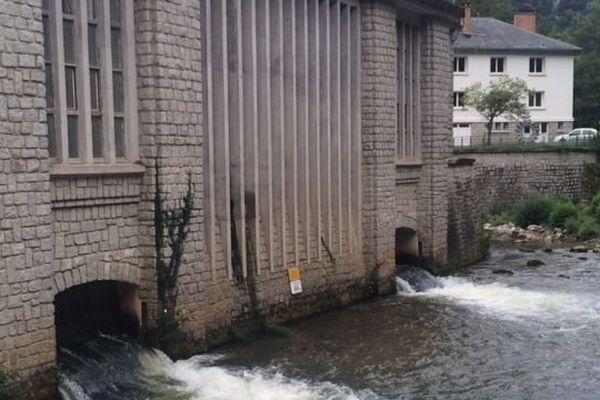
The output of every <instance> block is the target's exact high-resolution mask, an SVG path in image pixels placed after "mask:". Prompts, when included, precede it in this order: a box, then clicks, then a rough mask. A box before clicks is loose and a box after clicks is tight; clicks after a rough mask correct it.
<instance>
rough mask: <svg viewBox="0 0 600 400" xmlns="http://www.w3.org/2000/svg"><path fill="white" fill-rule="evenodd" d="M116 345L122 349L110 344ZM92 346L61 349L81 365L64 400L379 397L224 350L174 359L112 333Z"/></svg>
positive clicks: (66, 381) (68, 380) (65, 384)
mask: <svg viewBox="0 0 600 400" xmlns="http://www.w3.org/2000/svg"><path fill="white" fill-rule="evenodd" d="M114 344H116V345H117V347H116V348H114V347H107V346H114ZM91 349H93V350H94V351H90V350H91ZM109 349H110V351H109ZM86 350H88V351H89V352H87V353H86V356H85V357H84V356H80V355H79V354H77V353H75V352H73V351H70V350H68V349H61V353H62V354H63V355H64V357H65V358H67V359H68V362H74V363H75V364H76V365H77V370H78V372H77V373H72V372H71V373H70V372H69V371H72V368H70V369H68V370H65V374H62V376H61V382H60V387H59V391H60V393H61V396H62V398H63V400H92V399H93V400H96V399H105V398H107V397H105V396H104V394H105V393H110V396H108V395H107V396H108V397H109V398H110V399H111V400H113V399H114V400H117V399H118V400H130V399H132V398H147V399H164V400H169V399H186V400H188V399H189V400H259V399H260V400H375V399H377V396H376V395H374V394H373V392H371V391H364V392H358V393H356V392H354V391H353V390H351V389H350V388H348V387H346V386H341V385H336V384H334V383H330V382H312V381H305V380H301V379H292V378H288V377H286V376H285V375H284V373H282V371H280V370H279V369H277V368H276V367H267V368H259V367H255V368H246V367H230V366H222V365H217V363H218V362H219V361H220V360H221V359H222V358H224V357H225V356H224V355H222V354H214V353H213V354H203V355H198V356H195V357H192V358H190V359H187V360H180V361H176V362H174V361H172V360H171V359H170V358H169V357H168V356H167V355H166V354H164V353H163V352H161V351H159V350H154V349H148V348H145V347H143V346H141V345H139V344H137V343H135V342H134V341H132V340H130V339H121V338H115V337H111V336H102V337H100V338H98V339H96V340H95V341H92V342H90V343H88V344H87V345H86ZM105 351H106V354H105V353H104V352H105ZM104 355H106V357H104ZM99 396H102V397H99Z"/></svg>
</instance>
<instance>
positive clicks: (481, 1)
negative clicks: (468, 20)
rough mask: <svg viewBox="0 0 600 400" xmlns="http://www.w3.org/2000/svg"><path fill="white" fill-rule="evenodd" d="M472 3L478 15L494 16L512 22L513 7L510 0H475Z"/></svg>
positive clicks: (475, 13) (474, 13)
mask: <svg viewBox="0 0 600 400" xmlns="http://www.w3.org/2000/svg"><path fill="white" fill-rule="evenodd" d="M470 3H471V6H472V7H473V15H474V16H476V17H492V18H496V19H499V20H501V21H504V22H512V18H513V7H512V3H511V1H510V0H473V1H471V2H470Z"/></svg>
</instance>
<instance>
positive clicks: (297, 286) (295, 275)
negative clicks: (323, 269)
mask: <svg viewBox="0 0 600 400" xmlns="http://www.w3.org/2000/svg"><path fill="white" fill-rule="evenodd" d="M288 277H289V278H290V291H291V292H292V294H300V293H302V280H301V279H300V268H298V267H290V268H288Z"/></svg>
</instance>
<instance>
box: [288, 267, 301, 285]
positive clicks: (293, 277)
mask: <svg viewBox="0 0 600 400" xmlns="http://www.w3.org/2000/svg"><path fill="white" fill-rule="evenodd" d="M288 276H289V278H290V282H292V281H299V280H300V268H298V267H290V268H288Z"/></svg>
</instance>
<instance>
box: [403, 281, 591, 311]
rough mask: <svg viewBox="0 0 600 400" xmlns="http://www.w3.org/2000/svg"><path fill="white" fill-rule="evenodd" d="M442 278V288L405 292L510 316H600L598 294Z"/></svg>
mask: <svg viewBox="0 0 600 400" xmlns="http://www.w3.org/2000/svg"><path fill="white" fill-rule="evenodd" d="M439 281H440V282H441V283H442V284H443V287H441V288H434V289H430V290H427V291H425V292H421V293H415V292H414V291H413V292H409V291H403V294H404V295H406V296H418V297H425V298H440V299H445V300H449V301H453V302H456V303H458V304H462V305H466V306H470V307H473V308H474V309H476V310H478V311H481V312H484V313H487V314H493V315H495V316H498V317H504V318H509V319H516V318H530V317H532V318H543V319H554V320H558V321H566V320H579V321H583V320H587V321H597V320H600V312H599V311H600V310H599V308H598V305H599V302H598V300H599V299H598V298H597V297H596V296H589V295H583V294H570V293H560V292H542V291H534V290H528V289H522V288H518V287H512V286H508V285H505V284H503V283H489V284H477V283H474V282H472V281H469V280H468V279H464V278H456V277H448V278H439ZM405 284H407V283H406V282H405Z"/></svg>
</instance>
